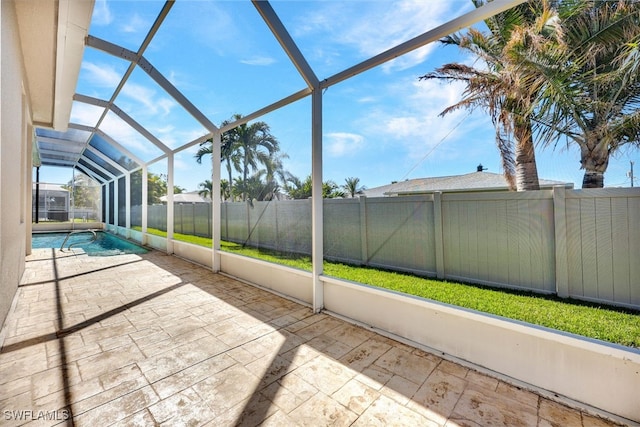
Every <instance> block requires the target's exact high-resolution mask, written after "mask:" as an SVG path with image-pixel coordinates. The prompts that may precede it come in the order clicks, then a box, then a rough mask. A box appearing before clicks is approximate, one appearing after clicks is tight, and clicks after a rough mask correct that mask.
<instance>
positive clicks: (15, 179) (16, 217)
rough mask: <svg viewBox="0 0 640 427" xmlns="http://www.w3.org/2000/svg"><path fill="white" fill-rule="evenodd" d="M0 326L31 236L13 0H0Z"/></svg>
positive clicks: (26, 124)
mask: <svg viewBox="0 0 640 427" xmlns="http://www.w3.org/2000/svg"><path fill="white" fill-rule="evenodd" d="M0 18H1V23H2V25H1V30H0V31H1V33H0V40H1V41H2V50H1V53H0V55H1V57H0V93H1V96H0V128H1V133H0V324H2V323H4V319H5V318H6V316H7V313H8V311H9V309H10V306H11V303H12V301H13V298H14V296H15V293H16V291H17V289H18V284H19V282H20V279H21V276H22V273H23V272H24V267H25V258H24V257H25V253H26V252H27V247H26V246H27V241H28V240H29V238H28V237H27V238H25V236H26V235H27V234H30V233H29V231H30V225H28V224H30V218H28V217H30V214H28V209H26V207H27V204H30V200H29V201H27V200H26V199H27V198H28V197H27V196H26V195H28V194H29V193H30V182H29V181H30V180H29V178H28V177H30V175H31V169H30V163H31V159H30V155H31V154H30V153H31V151H30V139H29V138H28V137H27V135H28V134H29V130H30V129H31V127H30V123H29V122H30V117H29V112H28V105H27V103H26V102H27V101H26V96H25V95H24V90H23V88H24V87H25V86H26V84H25V83H24V79H23V69H24V68H23V58H22V51H21V48H20V37H19V34H18V24H17V18H16V11H15V5H14V3H13V2H11V1H2V2H0Z"/></svg>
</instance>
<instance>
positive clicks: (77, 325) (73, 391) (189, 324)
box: [0, 249, 611, 427]
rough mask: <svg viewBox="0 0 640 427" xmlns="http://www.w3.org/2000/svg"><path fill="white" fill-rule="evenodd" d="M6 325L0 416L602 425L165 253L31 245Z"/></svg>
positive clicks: (39, 420)
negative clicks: (96, 253)
mask: <svg viewBox="0 0 640 427" xmlns="http://www.w3.org/2000/svg"><path fill="white" fill-rule="evenodd" d="M4 337H5V340H4V345H3V347H2V351H1V353H0V411H1V412H0V424H3V425H20V424H25V423H27V424H28V425H52V424H65V423H66V424H75V425H78V426H92V427H98V426H107V425H145V426H146V425H158V424H160V425H170V426H177V425H194V426H195V425H211V426H223V425H259V424H261V425H274V426H287V425H291V426H293V425H301V426H304V425H310V426H316V425H336V426H347V425H353V426H374V425H381V426H382V425H384V426H388V425H402V426H409V425H420V426H442V425H446V426H458V425H460V426H489V425H491V426H502V425H505V426H519V425H523V426H549V425H557V426H604V425H611V424H609V423H607V422H605V421H604V420H602V419H600V418H596V417H594V416H590V415H588V414H586V413H583V412H580V411H576V410H572V409H570V408H568V407H565V406H563V405H561V404H558V403H554V402H552V401H550V400H547V399H546V398H543V397H540V396H538V395H537V394H534V393H531V392H529V391H524V390H521V389H518V388H516V387H513V386H511V385H509V384H507V383H505V382H503V381H500V380H497V379H494V378H491V377H488V376H486V375H483V374H480V373H478V372H476V371H474V370H470V369H468V368H465V367H463V366H461V365H458V364H455V363H452V362H449V361H446V360H443V359H442V358H440V357H437V356H436V355H433V354H429V353H426V352H424V351H422V350H419V349H416V348H413V347H409V346H407V345H404V344H402V343H399V342H396V341H393V340H391V339H388V338H386V337H383V336H380V335H377V334H375V333H373V332H371V331H367V330H365V329H363V328H360V327H356V326H353V325H351V324H349V323H346V322H344V321H341V320H338V319H335V318H333V317H330V316H327V315H324V314H320V315H314V314H312V312H311V310H310V309H309V308H306V307H304V306H302V305H299V304H296V303H293V302H291V301H289V300H286V299H283V298H280V297H278V296H275V295H273V294H270V293H268V292H265V291H262V290H260V289H257V288H255V287H252V286H248V285H245V284H243V283H240V282H237V281H235V280H232V279H229V278H227V277H224V276H221V275H217V274H213V273H212V272H210V271H208V270H206V269H204V268H201V267H198V266H195V265H193V264H190V263H188V262H185V261H183V260H180V259H178V258H175V257H171V256H167V255H164V254H162V253H159V252H150V253H149V254H146V255H142V256H138V255H123V256H115V257H108V258H99V257H88V256H86V255H79V256H69V255H65V254H62V253H60V252H58V251H56V252H55V254H54V253H53V252H52V251H51V250H50V249H49V250H42V249H40V250H36V251H34V254H33V255H31V256H30V257H29V258H28V259H27V269H26V272H25V275H24V278H23V283H22V285H21V287H20V288H19V290H18V300H17V304H16V306H15V308H14V310H13V311H12V312H11V313H10V314H9V318H8V319H7V322H6V325H5V330H4ZM69 416H70V417H71V418H70V419H65V418H67V417H69ZM48 418H49V419H48ZM50 418H54V419H50Z"/></svg>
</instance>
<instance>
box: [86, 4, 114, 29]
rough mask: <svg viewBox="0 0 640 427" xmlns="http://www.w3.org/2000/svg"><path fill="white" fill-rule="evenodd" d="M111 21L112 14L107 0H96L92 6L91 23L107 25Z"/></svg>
mask: <svg viewBox="0 0 640 427" xmlns="http://www.w3.org/2000/svg"><path fill="white" fill-rule="evenodd" d="M111 21H113V15H112V14H111V10H110V9H109V5H108V4H107V0H96V3H95V6H94V7H93V17H92V19H91V23H92V24H95V25H109V24H111Z"/></svg>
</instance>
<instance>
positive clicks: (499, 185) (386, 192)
mask: <svg viewBox="0 0 640 427" xmlns="http://www.w3.org/2000/svg"><path fill="white" fill-rule="evenodd" d="M557 185H562V186H564V187H566V188H573V183H570V182H562V181H552V180H548V179H541V180H540V189H549V188H553V187H555V186H557ZM508 190H509V186H508V185H507V181H506V180H505V178H504V176H503V175H500V174H497V173H491V172H472V173H468V174H465V175H452V176H439V177H432V178H417V179H410V180H407V181H400V182H396V183H393V184H388V185H383V186H381V187H375V188H368V189H366V190H364V195H365V196H367V197H384V196H402V195H411V194H424V193H433V192H434V191H442V192H470V191H474V192H475V191H508Z"/></svg>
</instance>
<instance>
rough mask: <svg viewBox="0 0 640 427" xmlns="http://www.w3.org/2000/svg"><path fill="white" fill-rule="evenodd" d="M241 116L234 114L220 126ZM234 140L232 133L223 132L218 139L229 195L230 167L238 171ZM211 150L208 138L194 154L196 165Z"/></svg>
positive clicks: (238, 160)
mask: <svg viewBox="0 0 640 427" xmlns="http://www.w3.org/2000/svg"><path fill="white" fill-rule="evenodd" d="M241 117H242V116H241V115H240V114H234V116H233V117H232V118H231V119H230V120H224V121H223V122H222V124H221V127H222V126H226V125H228V124H229V123H232V122H233V121H236V120H238V119H240V118H241ZM235 143H236V139H235V135H234V134H233V132H232V131H228V132H224V133H223V134H222V135H221V137H220V144H221V147H220V159H221V161H222V162H224V164H225V167H226V169H227V174H228V181H227V182H228V183H229V194H231V192H232V190H233V189H232V183H233V178H232V166H233V168H235V169H236V170H237V171H239V170H240V159H239V157H238V155H237V152H236V144H235ZM211 150H212V139H211V138H209V139H207V140H206V141H204V142H202V143H201V144H200V148H199V149H198V152H197V153H196V154H195V158H196V161H197V162H198V163H202V158H203V157H204V156H208V155H211V152H212V151H211Z"/></svg>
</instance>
